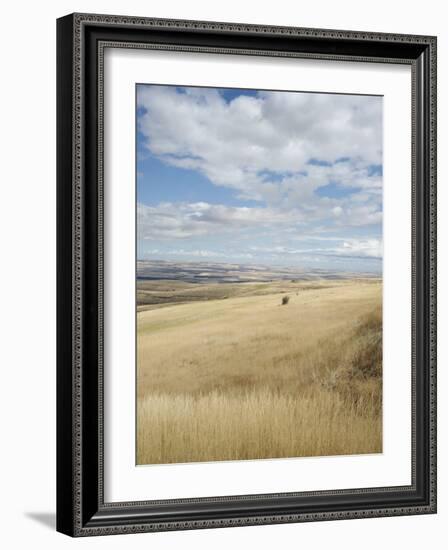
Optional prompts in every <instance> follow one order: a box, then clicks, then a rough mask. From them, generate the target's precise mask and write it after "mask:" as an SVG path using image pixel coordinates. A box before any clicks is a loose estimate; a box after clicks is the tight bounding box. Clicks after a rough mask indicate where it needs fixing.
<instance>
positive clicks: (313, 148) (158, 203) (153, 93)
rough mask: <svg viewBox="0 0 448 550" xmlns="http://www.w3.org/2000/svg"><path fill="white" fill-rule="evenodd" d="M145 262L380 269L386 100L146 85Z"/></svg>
mask: <svg viewBox="0 0 448 550" xmlns="http://www.w3.org/2000/svg"><path fill="white" fill-rule="evenodd" d="M136 117H137V144H136V147H137V257H138V259H139V260H145V259H146V260H169V261H180V262H185V261H208V262H224V263H225V262H229V263H238V264H256V265H260V264H261V265H273V266H275V265H278V266H291V267H298V268H304V269H331V270H338V271H350V272H372V273H380V272H381V269H382V175H383V159H382V142H383V139H382V97H379V96H356V95H342V94H322V93H306V92H284V91H262V90H240V89H221V88H193V87H176V86H159V85H151V84H139V85H137V109H136Z"/></svg>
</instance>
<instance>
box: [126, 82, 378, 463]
mask: <svg viewBox="0 0 448 550" xmlns="http://www.w3.org/2000/svg"><path fill="white" fill-rule="evenodd" d="M382 117H383V99H382V97H381V96H370V95H348V94H332V93H318V92H314V91H309V92H308V91H275V90H249V89H231V88H201V87H181V86H167V85H156V84H146V83H142V84H138V85H137V86H136V174H137V175H136V180H137V181H136V200H137V216H136V234H137V249H136V323H137V325H136V326H137V338H136V353H137V388H136V396H137V405H136V414H137V433H136V439H137V441H136V443H137V445H136V446H137V449H136V454H137V456H136V461H137V464H140V465H144V464H170V463H187V462H207V461H224V460H254V459H273V458H287V457H310V456H333V455H353V454H366V453H381V452H382V421H383V418H382V242H383V235H382V196H383V185H382V180H383V152H382V145H383V136H382Z"/></svg>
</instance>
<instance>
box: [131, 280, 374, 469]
mask: <svg viewBox="0 0 448 550" xmlns="http://www.w3.org/2000/svg"><path fill="white" fill-rule="evenodd" d="M195 286H196V287H198V285H195ZM200 286H201V287H202V288H201V289H200V291H201V292H204V290H205V288H204V286H205V285H200ZM220 286H225V287H227V286H228V285H220ZM236 287H237V291H238V293H240V295H239V296H237V297H229V298H228V299H225V300H224V299H221V300H208V301H197V302H190V303H187V304H179V305H172V306H170V307H163V308H158V309H153V310H148V311H143V312H140V313H139V314H138V388H137V389H138V457H137V458H138V463H166V462H188V461H196V460H228V459H242V458H270V457H277V456H280V457H283V456H310V455H322V454H352V453H362V452H379V451H381V312H380V309H379V307H380V304H381V283H380V282H359V281H343V282H337V283H335V284H333V285H329V284H323V285H322V286H319V285H310V284H309V283H286V291H287V292H288V295H289V296H290V298H291V299H290V302H289V304H288V305H286V306H281V305H280V303H281V297H282V295H283V294H281V292H282V291H284V290H285V288H284V287H285V283H281V284H280V286H279V284H278V283H272V284H265V285H261V286H260V285H254V284H252V283H251V284H248V285H242V284H240V285H236ZM305 288H306V291H305V290H304V289H305ZM214 292H215V289H212V295H213V293H214ZM227 292H229V291H228V290H227ZM241 294H246V295H241ZM372 312H373V313H372Z"/></svg>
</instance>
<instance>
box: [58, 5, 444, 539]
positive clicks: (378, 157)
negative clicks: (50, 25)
mask: <svg viewBox="0 0 448 550" xmlns="http://www.w3.org/2000/svg"><path fill="white" fill-rule="evenodd" d="M57 41H58V43H57V47H58V60H57V71H58V79H57V82H58V94H57V95H58V98H57V99H58V105H57V118H58V125H57V133H58V136H57V138H58V155H57V156H58V166H57V180H58V183H57V185H58V200H57V209H58V212H57V215H58V388H57V390H58V399H57V403H58V405H57V407H58V411H57V412H58V426H57V431H58V444H57V452H58V459H57V465H58V471H57V482H58V483H57V485H58V489H57V529H58V530H59V531H60V532H62V533H65V534H68V535H71V536H89V535H106V534H116V533H137V532H148V531H161V530H173V529H199V528H212V527H227V526H237V525H259V524H266V523H286V522H303V521H321V520H333V519H348V518H368V517H379V516H393V515H406V514H427V513H435V511H436V411H435V408H436V372H435V369H436V38H435V37H431V36H408V35H400V34H378V33H371V32H351V31H339V30H321V29H305V28H292V27H270V26H255V25H249V24H247V25H245V24H231V23H213V22H200V21H179V20H163V19H147V18H138V17H123V16H109V15H91V14H74V15H69V16H67V17H63V18H61V19H59V20H58V22H57Z"/></svg>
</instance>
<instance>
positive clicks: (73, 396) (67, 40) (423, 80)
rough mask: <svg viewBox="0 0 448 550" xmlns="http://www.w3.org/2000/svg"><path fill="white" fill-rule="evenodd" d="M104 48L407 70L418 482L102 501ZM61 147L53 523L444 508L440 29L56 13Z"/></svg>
mask: <svg viewBox="0 0 448 550" xmlns="http://www.w3.org/2000/svg"><path fill="white" fill-rule="evenodd" d="M110 43H115V44H117V45H118V44H119V45H120V47H132V48H136V47H139V45H142V44H144V45H148V44H152V45H156V46H157V47H158V48H162V49H163V48H164V47H166V46H169V47H170V48H171V49H173V48H174V49H182V48H183V49H186V48H188V49H189V50H190V51H206V52H207V51H209V52H218V53H222V54H223V55H225V53H226V52H229V51H230V50H231V51H232V53H241V54H243V53H244V54H251V55H259V54H260V53H261V52H263V55H272V56H285V57H288V56H295V57H308V58H314V59H333V60H348V61H362V62H365V63H369V62H372V61H373V62H379V63H405V64H408V65H410V66H411V68H412V105H413V109H412V113H409V116H411V117H412V128H413V136H412V141H413V143H412V161H411V162H412V187H413V198H412V210H413V212H412V215H413V224H412V226H413V234H412V250H413V258H412V263H413V270H412V271H413V280H412V289H413V304H412V306H413V307H412V309H413V319H412V331H413V334H412V349H413V353H412V356H413V357H412V369H413V382H412V411H413V412H412V414H413V423H412V424H413V425H412V434H413V442H412V454H413V456H412V464H413V471H412V484H411V485H410V486H404V487H382V488H372V489H346V490H340V491H318V492H312V493H306V492H305V493H282V494H260V495H238V496H235V497H223V496H217V497H216V498H197V499H188V500H182V499H179V500H170V501H163V502H158V503H156V502H120V503H114V504H112V503H107V502H104V492H103V478H102V476H103V446H102V445H103V444H102V429H103V428H102V426H103V409H102V405H103V363H102V359H103V358H102V349H103V340H102V338H103V335H102V326H103V317H102V316H103V309H102V300H103V295H102V288H103V287H102V281H103V271H102V269H103V266H102V261H103V244H102V243H103V241H102V239H103V207H102V200H103V189H102V178H101V170H102V133H101V132H102V110H101V109H102V87H101V79H102V78H103V72H102V71H103V68H102V55H103V52H104V47H105V45H107V44H110ZM57 142H58V145H57V255H58V259H57V294H58V300H57V304H58V305H57V530H58V531H60V532H62V533H65V534H67V535H71V536H90V535H106V534H118V533H136V532H147V531H163V530H176V529H200V528H212V527H228V526H238V525H261V524H267V523H287V522H302V521H321V520H333V519H349V518H367V517H380V516H394V515H407V514H429V513H435V512H436V38H435V37H433V36H410V35H402V34H379V33H372V32H351V31H340V30H322V29H306V28H291V27H272V26H257V25H246V24H233V23H214V22H202V21H181V20H168V19H166V20H164V19H148V18H142V17H124V16H110V15H92V14H72V15H68V16H66V17H63V18H61V19H58V21H57ZM396 345H397V346H398V345H400V342H397V343H396ZM148 496H149V495H148Z"/></svg>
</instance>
